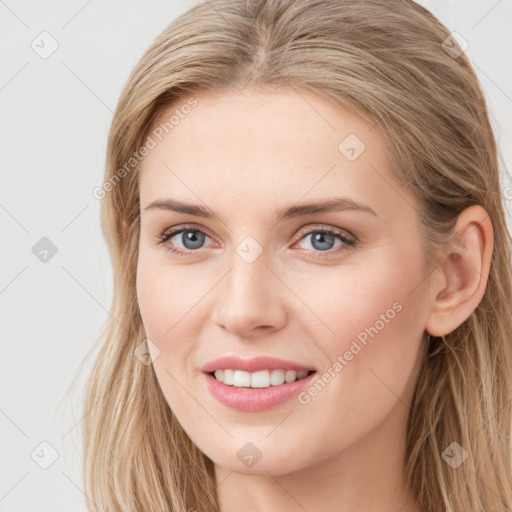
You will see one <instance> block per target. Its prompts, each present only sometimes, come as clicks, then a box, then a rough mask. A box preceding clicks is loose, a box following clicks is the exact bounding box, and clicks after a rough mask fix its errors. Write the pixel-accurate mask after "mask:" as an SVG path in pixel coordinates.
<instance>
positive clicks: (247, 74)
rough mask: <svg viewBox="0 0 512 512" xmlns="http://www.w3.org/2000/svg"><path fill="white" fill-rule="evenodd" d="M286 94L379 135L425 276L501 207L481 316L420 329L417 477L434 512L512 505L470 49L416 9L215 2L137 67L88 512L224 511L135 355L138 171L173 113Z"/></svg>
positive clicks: (500, 332) (411, 428) (125, 135)
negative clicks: (316, 101)
mask: <svg viewBox="0 0 512 512" xmlns="http://www.w3.org/2000/svg"><path fill="white" fill-rule="evenodd" d="M282 87H288V88H293V89H295V90H296V91H300V90H304V91H311V92H314V93H316V94H318V95H321V96H322V97H324V98H327V99H328V100H329V101H332V102H333V103H335V104H336V105H340V106H343V107H345V108H348V109H350V110H351V111H353V112H355V113H357V114H359V115H361V116H362V117H364V118H365V119H367V120H369V121H371V122H372V124H374V125H375V127H376V129H379V130H380V131H381V133H382V136H383V137H385V139H386V141H387V144H386V148H387V151H388V154H387V158H388V162H389V169H390V170H391V172H392V173H393V174H394V175H395V177H396V179H397V180H399V182H400V183H402V184H403V185H404V186H405V187H407V188H408V189H409V190H411V191H412V192H413V193H414V194H415V196H416V197H417V198H418V201H419V204H420V210H419V216H420V221H419V222H420V228H421V233H422V241H423V243H424V248H425V251H424V254H425V261H426V262H428V266H429V268H430V269H432V270H433V269H434V268H435V266H436V265H437V264H438V261H437V260H436V256H435V255H436V254H439V251H438V250H439V248H440V247H441V248H442V247H443V246H445V244H446V243H448V241H449V237H450V233H451V231H452V229H453V227H454V225H455V222H456V220H457V216H458V214H459V213H460V212H461V211H462V210H463V209H465V208H467V207H469V206H471V205H475V204H479V205H482V206H483V207H484V208H485V209H486V211H487V212H488V215H489V217H490V220H491V222H492V225H493V228H494V251H493V255H492V260H491V268H490V273H489V276H488V281H487V285H486V289H485V293H484V296H483V298H482V300H481V302H480V304H479V305H478V307H477V308H476V309H475V310H474V311H473V312H472V314H471V315H470V317H469V318H468V319H467V320H466V321H465V322H463V323H462V324H461V325H460V326H459V327H458V328H457V329H455V330H454V331H453V332H451V333H449V334H448V335H446V336H445V342H444V343H439V340H438V339H434V338H431V337H430V336H429V335H428V334H427V333H425V343H426V344H428V345H427V346H428V349H427V350H425V355H424V359H423V362H422V368H421V372H420V375H419V378H418V381H417V384H416V387H415V391H414V396H413V399H412V403H411V406H410V411H409V418H408V423H407V459H406V467H405V471H406V477H407V485H408V487H409V489H410V491H411V492H412V495H413V496H414V498H415V499H416V500H417V502H418V504H420V505H421V507H423V508H424V509H425V510H429V511H435V512H439V511H446V512H490V511H492V512H501V511H505V510H511V508H512V476H511V419H512V405H511V397H512V373H511V372H512V345H511V336H512V313H511V304H512V292H511V288H512V276H511V237H510V233H509V231H508V228H507V223H506V216H505V208H504V204H503V203H502V201H503V194H502V191H501V186H500V172H501V169H500V164H499V161H500V159H501V155H500V153H499V149H498V147H497V144H496V141H495V137H494V134H493V130H492V127H491V123H490V120H489V113H488V109H487V105H486V101H485V98H484V94H483V92H482V89H481V86H480V84H479V82H478V79H477V77H476V75H475V73H474V71H473V69H472V68H471V66H470V62H469V60H468V58H467V56H466V54H465V53H463V52H462V49H461V48H460V47H459V45H458V42H457V41H456V40H455V39H454V38H453V36H451V35H450V32H449V31H448V29H447V28H446V27H445V26H443V25H442V24H441V23H440V22H439V21H438V20H437V19H436V18H435V17H434V16H433V15H432V14H431V13H430V12H429V11H428V10H426V9H425V8H423V7H421V6H419V5H417V4H416V3H414V2H413V1H411V0H386V1H384V0H359V1H357V2H354V1H353V0H208V1H205V2H203V3H199V4H196V5H195V6H193V7H192V8H191V9H190V10H188V11H187V12H185V13H184V14H183V15H181V16H180V17H178V18H177V19H175V20H174V21H173V22H172V23H171V24H170V25H169V26H168V27H167V28H166V29H165V30H164V31H163V33H161V34H160V35H159V36H158V37H157V39H156V40H155V41H154V42H153V43H152V45H151V46H150V48H149V49H148V50H147V51H146V53H145V54H144V55H143V56H142V58H141V59H140V60H139V62H138V63H137V64H136V66H135V68H134V69H133V71H132V73H131V74H130V76H129V78H128V81H127V83H126V85H125V87H124V89H123V91H122V93H121V97H120V99H119V102H118V105H117V108H116V111H115V114H114V117H113V121H112V125H111V129H110V133H109V138H108V148H107V161H106V171H105V178H104V184H103V187H102V188H101V190H100V191H98V194H97V195H98V197H100V198H101V199H102V203H101V222H102V229H103V233H104V236H105V238H106V240H107V243H108V246H109V250H110V253H111V259H112V265H113V278H114V294H113V301H112V305H111V309H110V317H109V319H108V321H107V323H106V325H105V328H104V330H103V332H102V333H101V336H100V337H99V339H98V340H97V347H99V351H98V354H97V357H96V359H95V361H94V366H93V369H92V371H91V374H90V376H89V378H88V382H87V389H86V395H85V404H84V407H85V409H84V415H85V418H84V426H83V450H84V466H83V469H84V479H85V491H86V494H87V496H88V497H89V502H88V506H89V509H90V510H91V511H92V510H94V511H95V510H97V508H96V507H101V508H103V509H104V510H106V511H109V512H117V511H123V512H126V511H149V510H152V511H175V512H189V511H190V510H194V511H197V512H212V511H218V504H217V494H216V487H215V480H214V472H213V462H212V461H211V460H210V459H209V458H208V457H206V456H205V455H204V454H203V453H202V452H201V451H200V450H199V449H198V448H197V447H196V446H195V445H194V443H192V441H191V440H190V439H189V437H188V436H187V434H186V433H185V431H184V430H183V429H182V427H181V426H180V424H179V423H178V421H177V420H176V418H175V417H174V415H173V413H172V412H171V410H170V408H169V406H168V404H167V402H166V400H165V398H164V396H163V394H162V391H161V389H160V387H159V384H158V381H157V379H156V376H155V373H154V370H153V367H152V365H151V364H144V363H143V362H141V361H142V358H141V357H137V355H138V354H140V351H141V350H142V349H143V348H144V346H145V333H144V329H143V324H142V320H141V316H140V312H139V309H138V304H137V297H136V264H137V257H138V243H139V228H140V226H139V220H140V217H139V215H140V212H139V189H138V178H139V168H140V165H139V164H140V162H141V161H142V159H143V156H144V154H146V153H147V151H150V150H151V141H153V143H154V142H155V137H154V134H155V133H158V132H156V131H151V130H152V129H153V128H154V126H155V122H156V120H157V119H159V116H160V115H161V114H162V113H163V112H164V111H166V110H167V109H169V107H170V106H171V105H174V106H176V109H177V110H178V111H179V112H178V113H179V115H176V121H175V122H186V121H180V119H181V118H183V117H184V116H186V113H187V111H189V110H190V109H191V108H193V105H194V102H193V101H190V98H193V97H194V95H195V94H200V93H201V92H204V91H212V90H213V91H240V90H243V89H244V88H252V89H254V90H263V89H276V90H277V89H278V88H279V89H281V88H282ZM187 100H188V101H187ZM187 105H188V106H187ZM173 122H174V121H172V120H171V121H168V122H167V124H165V125H164V128H165V130H166V131H169V130H170V129H172V123H173ZM157 128H158V127H157ZM144 148H146V149H145V150H144ZM452 443H458V444H459V445H460V447H462V448H463V449H464V450H465V452H466V453H467V459H466V460H465V461H464V463H463V464H462V465H460V466H459V467H458V468H454V467H452V466H451V465H450V464H448V463H447V462H445V460H444V457H443V452H444V451H445V450H446V449H447V448H449V447H450V445H452ZM452 446H453V445H452Z"/></svg>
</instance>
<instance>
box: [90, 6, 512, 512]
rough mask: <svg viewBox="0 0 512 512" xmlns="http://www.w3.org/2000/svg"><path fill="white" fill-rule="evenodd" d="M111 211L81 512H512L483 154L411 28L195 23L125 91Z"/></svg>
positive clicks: (446, 54) (506, 373) (504, 356)
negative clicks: (109, 269) (103, 321)
mask: <svg viewBox="0 0 512 512" xmlns="http://www.w3.org/2000/svg"><path fill="white" fill-rule="evenodd" d="M101 196H102V198H103V199H102V201H103V202H102V223H103V229H104V233H105V236H106V238H107V241H108V244H109V247H110V251H111V254H112V261H113V268H114V300H113V304H112V309H111V318H112V320H111V321H110V322H109V323H108V325H107V327H106V329H105V331H104V333H103V335H102V338H101V340H100V341H101V350H100V352H99V355H98V357H97V360H96V363H95V366H94V369H93V372H92V374H91V376H90V380H89V383H88V392H87V400H86V404H85V410H86V419H85V429H84V452H85V464H84V472H85V483H86V492H87V494H88V496H89V498H90V503H91V505H90V507H91V508H90V510H95V508H96V506H99V505H100V504H101V506H102V507H103V509H104V510H109V511H112V512H113V511H121V510H122V511H127V510H133V511H135V510H137V511H139V510H140V511H149V510H152V511H156V510H159V511H160V510H161V511H170V510H172V511H180V512H184V511H192V510H195V511H221V512H230V511H234V510H236V511H238V510H240V509H244V510H254V511H260V510H286V511H295V510H297V511H299V510H310V511H313V510H315V511H321V512H323V511H332V510H337V511H354V510H364V511H366V512H372V511H379V512H382V511H386V512H387V511H398V510H401V511H402V512H413V511H414V512H416V511H440V510H445V511H449V512H462V511H464V512H469V511H470V512H477V511H479V512H483V511H491V510H492V511H493V512H494V511H505V510H511V507H512V478H511V458H510V453H511V444H510V431H511V421H510V420H511V414H512V410H511V403H510V398H511V396H512V394H511V386H512V381H511V372H510V368H511V365H512V349H511V344H510V333H511V332H512V315H511V308H510V304H511V299H512V297H511V295H512V294H511V281H512V280H511V271H510V234H509V232H508V231H507V226H506V220H505V215H504V210H503V206H502V203H501V200H502V194H501V190H500V180H499V167H498V159H497V147H496V142H495V138H494V135H493V132H492V129H491V126H490V123H489V117H488V111H487V106H486V103H485V99H484V96H483V94H482V90H481V87H480V85H479V83H478V81H477V78H476V76H475V74H474V72H473V70H472V68H471V67H470V64H469V61H468V59H467V57H466V56H465V54H464V53H463V52H462V49H461V48H460V46H459V45H458V43H457V42H456V41H455V39H454V38H453V36H451V35H450V33H449V32H448V30H447V29H446V28H445V27H444V26H443V25H442V24H440V22H439V21H438V20H437V19H436V18H434V17H433V16H432V15H431V14H430V13H429V12H428V11H427V10H426V9H424V8H422V7H420V6H419V5H417V4H415V3H413V2H412V1H408V0H393V1H392V2H389V1H388V2H383V1H380V0H379V1H377V0H362V1H359V2H355V3H354V2H349V1H345V0H327V1H326V0H321V1H320V0H309V1H306V0H293V1H292V0H279V1H278V0H253V1H249V0H247V1H244V0H216V1H213V0H210V1H208V2H204V3H201V4H198V5H196V6H195V7H193V8H192V9H190V10H189V11H188V12H186V13H185V14H183V15H182V16H180V17H179V18H178V19H176V20H175V21H174V22H173V23H171V25H170V26H169V27H168V28H167V29H166V30H165V31H164V32H163V33H162V34H161V35H160V36H159V37H158V38H157V39H156V41H155V42H154V43H153V44H152V45H151V47H150V48H149V50H148V51H147V52H146V53H145V55H144V56H143V57H142V58H141V59H140V61H139V63H138V64H137V66H136V67H135V69H134V70H133V72H132V74H131V76H130V77H129V79H128V83H127V85H126V87H125V89H124V90H123V92H122V95H121V98H120V100H119V104H118V106H117V109H116V112H115V115H114V119H113V123H112V127H111V131H110V136H109V141H108V155H107V169H106V174H105V183H104V185H103V187H102V191H101ZM93 503H94V504H95V505H93Z"/></svg>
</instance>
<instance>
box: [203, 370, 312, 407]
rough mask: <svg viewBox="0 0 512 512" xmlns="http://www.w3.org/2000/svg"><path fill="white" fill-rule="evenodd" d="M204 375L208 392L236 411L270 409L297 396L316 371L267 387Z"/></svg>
mask: <svg viewBox="0 0 512 512" xmlns="http://www.w3.org/2000/svg"><path fill="white" fill-rule="evenodd" d="M204 375H205V376H206V383H207V385H208V389H209V390H210V393H211V394H212V395H213V396H214V398H216V399H217V400H218V401H219V402H220V403H222V404H224V405H227V406H228V407H231V408H233V409H236V410H238V411H246V412H257V411H264V410H266V409H270V408H272V407H275V406H277V405H279V404H282V403H283V402H286V401H287V400H290V399H291V398H293V397H294V396H297V395H298V394H299V392H300V391H301V390H302V389H303V388H304V387H306V386H307V385H309V384H310V383H311V381H312V379H313V377H314V376H315V375H316V372H313V373H312V374H311V375H308V376H307V377H305V378H304V379H300V380H296V381H295V382H286V383H284V384H281V385H279V386H270V387H268V388H237V387H234V386H228V385H227V384H224V383H223V382H219V381H218V380H217V379H216V378H215V377H212V376H211V375H210V374H208V373H205V374H204Z"/></svg>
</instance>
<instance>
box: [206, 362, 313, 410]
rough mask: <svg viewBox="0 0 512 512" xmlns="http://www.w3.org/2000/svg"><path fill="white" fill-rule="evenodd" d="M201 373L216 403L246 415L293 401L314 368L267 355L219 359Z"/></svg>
mask: <svg viewBox="0 0 512 512" xmlns="http://www.w3.org/2000/svg"><path fill="white" fill-rule="evenodd" d="M201 370H202V371H203V372H204V373H205V376H206V379H207V386H208V389H209V390H210V393H211V394H212V395H213V396H214V397H215V398H216V399H217V400H218V401H219V402H221V403H223V404H224V405H227V406H229V407H231V408H234V409H237V410H241V411H248V412H255V411H262V410H264V409H268V408H271V407H275V406H276V405H278V404H280V403H282V402H284V401H286V400H288V399H290V398H292V397H293V396H295V395H297V393H298V392H299V391H300V389H302V388H303V387H304V386H305V385H306V383H307V382H310V381H311V378H312V376H313V375H314V373H315V372H316V371H315V369H314V368H308V367H307V366H304V365H300V364H297V363H293V362H291V361H284V360H282V359H276V358H273V357H266V356H260V357H256V358H252V359H242V358H240V357H237V356H227V357H222V358H220V359H216V360H214V361H211V362H209V363H208V364H206V365H205V366H203V367H202V369H201Z"/></svg>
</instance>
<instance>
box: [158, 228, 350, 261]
mask: <svg viewBox="0 0 512 512" xmlns="http://www.w3.org/2000/svg"><path fill="white" fill-rule="evenodd" d="M185 231H194V232H196V233H202V234H204V235H206V236H208V234H207V233H205V232H204V231H203V230H202V229H198V228H197V227H195V226H193V225H184V226H180V227H177V228H172V229H170V230H166V231H164V232H163V233H161V234H160V235H158V236H157V239H158V242H157V243H158V244H165V243H166V242H167V241H169V240H170V239H171V238H172V237H173V236H175V235H177V234H180V233H183V232H185ZM313 233H322V234H326V235H330V236H333V237H335V238H338V239H339V240H341V241H342V242H343V245H341V246H338V247H337V248H335V249H327V250H325V251H317V250H306V252H308V253H310V254H312V255H313V256H314V257H316V258H324V256H320V255H319V253H320V254H323V253H328V254H329V255H332V253H336V254H337V253H339V252H344V251H347V250H349V249H351V248H353V247H355V245H356V243H357V240H356V239H355V238H348V237H346V236H344V234H343V231H337V230H333V229H329V228H315V229H310V230H309V231H306V232H305V233H303V234H301V238H300V239H299V242H300V241H302V240H303V239H304V238H306V237H307V236H309V235H311V234H313ZM166 251H169V252H170V253H172V254H174V255H175V256H178V257H180V258H181V257H185V256H189V255H190V254H193V253H195V252H198V249H196V250H193V251H191V250H189V251H184V250H182V249H176V248H175V247H172V246H170V245H169V246H168V247H166Z"/></svg>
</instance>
